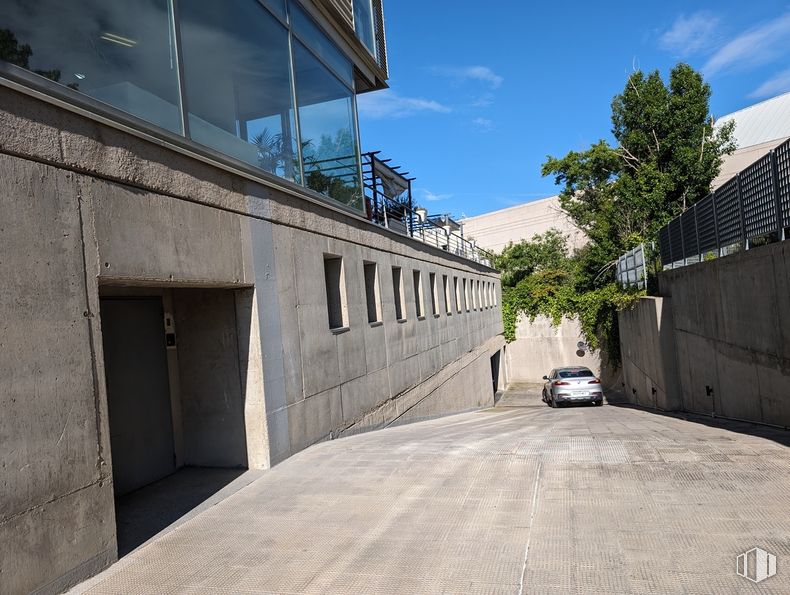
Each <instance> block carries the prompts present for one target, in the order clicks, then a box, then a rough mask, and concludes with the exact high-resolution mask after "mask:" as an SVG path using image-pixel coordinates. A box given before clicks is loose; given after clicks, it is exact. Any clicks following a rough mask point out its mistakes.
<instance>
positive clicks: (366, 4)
mask: <svg viewBox="0 0 790 595" xmlns="http://www.w3.org/2000/svg"><path fill="white" fill-rule="evenodd" d="M354 29H356V32H357V37H359V40H360V41H361V42H362V43H363V44H365V47H366V48H368V51H369V52H370V53H371V54H373V55H374V56H375V55H376V33H375V31H374V29H373V6H372V4H371V0H354Z"/></svg>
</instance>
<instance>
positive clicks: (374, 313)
mask: <svg viewBox="0 0 790 595" xmlns="http://www.w3.org/2000/svg"><path fill="white" fill-rule="evenodd" d="M363 268H364V271H365V298H366V300H367V305H368V322H369V323H371V324H372V323H374V322H381V296H380V295H379V273H378V267H377V266H376V263H375V262H365V263H364V264H363Z"/></svg>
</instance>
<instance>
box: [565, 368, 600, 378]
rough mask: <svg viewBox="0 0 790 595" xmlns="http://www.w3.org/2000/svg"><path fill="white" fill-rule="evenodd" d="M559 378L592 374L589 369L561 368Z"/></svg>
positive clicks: (588, 376) (586, 376)
mask: <svg viewBox="0 0 790 595" xmlns="http://www.w3.org/2000/svg"><path fill="white" fill-rule="evenodd" d="M559 375H560V378H592V377H593V376H594V374H593V373H592V372H590V371H589V370H562V371H561V372H559Z"/></svg>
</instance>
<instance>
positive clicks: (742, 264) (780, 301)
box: [620, 242, 790, 426]
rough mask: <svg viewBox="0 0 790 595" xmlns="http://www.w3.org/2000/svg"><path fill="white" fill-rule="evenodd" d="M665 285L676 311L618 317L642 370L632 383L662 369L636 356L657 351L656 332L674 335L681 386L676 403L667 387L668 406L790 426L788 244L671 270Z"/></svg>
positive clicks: (630, 351) (631, 355)
mask: <svg viewBox="0 0 790 595" xmlns="http://www.w3.org/2000/svg"><path fill="white" fill-rule="evenodd" d="M659 287H660V293H661V295H662V296H664V297H665V299H664V305H663V309H664V310H666V309H667V301H668V299H671V316H667V315H666V313H665V312H663V311H662V310H661V309H658V307H657V306H656V310H655V313H654V314H651V316H652V319H650V320H647V319H645V318H642V317H641V316H642V315H643V316H647V314H646V313H645V312H641V313H639V315H637V314H627V313H624V314H623V315H621V318H620V321H621V339H622V341H623V345H624V352H623V355H624V360H625V359H626V356H627V357H628V359H630V360H631V361H634V362H636V364H635V366H636V367H641V370H642V371H643V373H644V374H643V378H642V379H641V380H640V379H639V373H638V372H637V371H634V367H632V368H631V370H632V371H633V372H634V373H633V374H632V375H631V377H630V378H631V382H632V384H633V385H635V386H639V385H640V383H644V382H647V379H649V378H651V377H654V376H655V375H656V374H657V372H655V371H652V370H650V369H649V368H647V367H646V364H645V363H644V361H643V359H641V360H640V358H639V357H638V356H637V355H635V354H636V353H637V352H638V351H639V350H640V349H644V348H645V347H644V346H645V344H647V345H648V349H652V350H653V351H652V352H653V353H656V340H655V335H656V334H658V336H659V338H660V341H661V342H662V345H664V344H665V343H664V342H666V341H669V340H670V339H669V337H671V341H672V342H673V343H674V348H675V352H676V362H677V374H678V385H679V389H678V391H677V393H676V394H677V396H676V397H675V400H674V401H673V400H672V399H671V397H672V395H670V394H669V385H667V387H668V388H667V391H668V394H667V402H668V406H675V407H677V408H680V409H683V410H685V411H690V412H696V413H703V414H711V413H715V414H716V415H720V416H723V417H731V418H736V419H743V420H748V421H756V422H762V423H769V424H775V425H780V426H790V299H789V298H788V296H790V244H788V243H787V242H783V243H777V244H771V245H768V246H763V247H760V248H754V249H752V250H749V251H747V252H742V253H739V254H734V255H731V256H726V257H724V258H719V259H716V260H712V261H708V262H702V263H698V264H694V265H691V266H687V267H683V268H679V269H675V270H672V271H666V272H664V273H661V275H660V276H659ZM640 306H642V308H643V309H647V308H648V307H647V306H645V305H644V301H643V303H642V304H640ZM637 317H638V318H639V319H638V322H637ZM629 320H630V322H629ZM669 320H671V321H672V325H671V326H669V325H668V324H667V323H668V321H669ZM623 322H625V325H624V324H623ZM657 324H658V326H657ZM629 329H630V330H629ZM670 329H671V330H670ZM646 335H647V340H645V336H646ZM651 344H652V345H653V347H649V346H650V345H651ZM664 353H665V354H666V353H668V351H664ZM667 359H668V358H667ZM640 361H641V362H642V363H641V365H640V364H639V363H638V362H640ZM665 369H668V368H666V367H665Z"/></svg>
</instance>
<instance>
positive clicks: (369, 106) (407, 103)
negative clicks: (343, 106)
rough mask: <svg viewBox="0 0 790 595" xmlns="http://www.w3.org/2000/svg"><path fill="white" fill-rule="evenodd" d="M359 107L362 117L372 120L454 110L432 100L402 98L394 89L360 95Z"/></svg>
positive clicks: (444, 112)
mask: <svg viewBox="0 0 790 595" xmlns="http://www.w3.org/2000/svg"><path fill="white" fill-rule="evenodd" d="M357 106H358V108H359V113H360V115H361V116H363V117H366V118H370V119H372V120H382V119H385V118H405V117H407V116H413V115H415V114H418V113H422V112H431V113H438V114H448V113H450V112H451V111H452V109H451V108H450V107H448V106H446V105H443V104H441V103H439V102H438V101H434V100H432V99H423V98H421V97H402V96H401V95H398V94H397V93H395V92H394V91H393V90H392V89H384V90H383V91H374V92H372V93H365V94H363V95H359V97H358V99H357Z"/></svg>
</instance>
